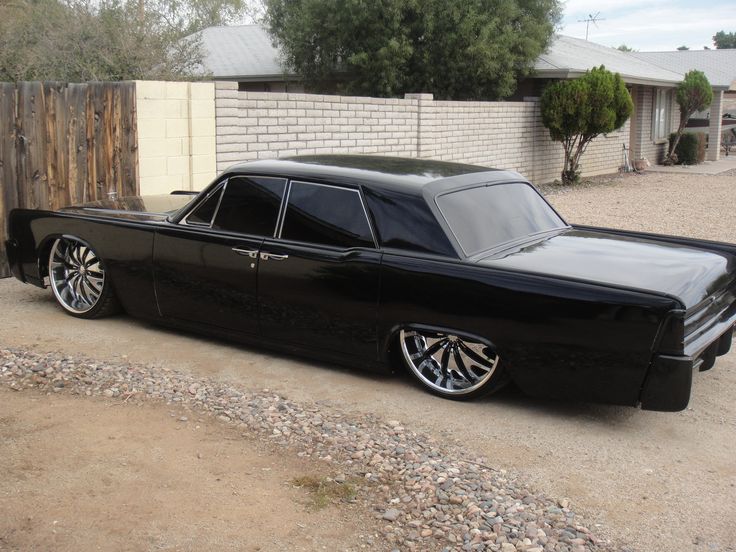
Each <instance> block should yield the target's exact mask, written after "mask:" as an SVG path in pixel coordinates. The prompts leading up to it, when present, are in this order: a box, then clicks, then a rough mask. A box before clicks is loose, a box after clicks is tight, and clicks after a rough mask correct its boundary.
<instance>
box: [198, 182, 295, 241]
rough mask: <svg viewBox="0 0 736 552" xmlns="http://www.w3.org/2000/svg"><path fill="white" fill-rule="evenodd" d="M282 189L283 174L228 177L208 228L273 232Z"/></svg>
mask: <svg viewBox="0 0 736 552" xmlns="http://www.w3.org/2000/svg"><path fill="white" fill-rule="evenodd" d="M285 190H286V179H285V178H269V177H250V176H247V177H246V176H236V177H232V178H230V179H229V180H228V182H227V185H226V187H225V193H224V195H223V197H222V201H221V202H220V207H219V209H218V210H217V215H216V216H215V222H214V224H213V225H212V228H215V229H217V230H226V231H228V232H237V233H238V234H251V235H255V236H273V235H274V233H275V230H276V221H277V219H278V218H279V210H280V208H281V201H282V199H283V197H284V191H285Z"/></svg>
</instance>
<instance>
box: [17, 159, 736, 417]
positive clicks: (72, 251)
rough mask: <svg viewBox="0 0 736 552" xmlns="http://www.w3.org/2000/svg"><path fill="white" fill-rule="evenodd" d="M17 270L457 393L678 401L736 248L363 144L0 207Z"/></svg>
mask: <svg viewBox="0 0 736 552" xmlns="http://www.w3.org/2000/svg"><path fill="white" fill-rule="evenodd" d="M9 236H10V239H9V240H8V242H7V250H8V257H9V259H10V264H11V268H12V271H13V274H14V275H15V276H16V277H17V278H19V279H20V280H22V281H24V282H28V283H31V284H34V285H37V286H46V285H50V286H51V289H52V291H53V293H54V295H55V296H56V299H57V301H58V302H59V304H60V305H61V306H62V307H63V308H64V309H65V310H66V311H67V312H68V313H70V314H72V315H75V316H79V317H84V318H96V317H100V316H104V315H107V314H110V313H113V312H115V311H117V310H118V309H119V308H122V309H123V310H125V311H126V312H127V313H129V314H130V315H132V316H137V317H141V318H146V319H149V320H153V321H156V322H161V323H165V324H168V325H172V326H176V327H179V328H184V329H188V330H196V331H206V332H209V333H211V334H215V335H217V336H222V337H227V338H233V339H237V340H242V341H247V342H252V343H257V344H262V345H265V346H270V347H276V348H279V349H281V350H286V351H289V352H297V353H303V354H309V355H313V356H318V357H320V358H323V359H327V360H330V361H336V362H340V363H347V364H351V365H361V366H365V367H369V368H375V369H380V370H390V369H391V368H393V367H395V366H396V362H395V361H396V360H397V359H398V360H400V359H402V358H403V362H404V363H405V364H406V365H407V366H408V368H409V369H410V372H411V373H412V374H413V375H414V376H415V377H416V379H417V380H418V381H419V382H421V383H422V384H423V385H424V386H426V387H427V388H428V389H429V390H430V391H432V392H434V393H436V394H438V395H441V396H444V397H449V398H457V399H461V398H471V397H475V396H478V395H480V394H482V393H488V392H491V391H495V390H497V389H499V388H500V387H501V386H502V385H503V384H504V383H506V382H508V381H510V380H513V381H514V382H515V383H516V384H517V385H518V386H519V387H520V388H521V389H522V390H523V391H525V392H526V393H528V394H531V395H537V396H554V397H566V398H574V399H577V400H591V401H603V402H610V403H616V404H624V405H641V407H642V408H646V409H654V410H670V411H674V410H680V409H683V408H685V406H686V405H687V404H688V400H689V397H690V388H691V383H692V372H693V370H694V369H700V370H701V371H702V370H706V369H708V368H710V367H712V366H713V364H714V362H715V358H716V356H718V355H723V354H725V353H726V352H727V351H728V350H729V348H730V345H731V336H732V331H733V326H734V322H735V321H736V280H735V277H736V265H735V259H736V257H735V256H736V246H734V245H729V244H724V243H717V242H709V241H703V240H694V239H688V238H678V237H671V236H661V235H653V234H643V233H639V232H627V231H622V230H610V229H601V228H592V227H583V226H571V225H569V224H568V223H566V222H565V221H564V220H563V218H562V217H561V216H560V215H559V214H558V213H557V212H555V210H554V209H553V208H552V207H551V206H550V205H549V204H548V203H547V202H546V201H545V199H544V198H543V197H542V196H541V195H540V194H539V192H538V191H537V189H536V188H535V187H534V186H532V185H531V184H530V183H529V182H527V181H526V180H525V179H524V178H522V177H521V176H520V175H518V174H516V173H514V172H509V171H501V170H492V169H487V168H484V167H478V166H472V165H460V164H452V163H443V162H436V161H426V160H416V159H401V158H384V157H369V156H314V157H295V158H290V159H284V160H274V161H258V162H253V163H245V164H241V165H237V166H234V167H232V168H231V169H229V170H228V171H226V172H225V173H224V174H223V175H221V176H220V177H219V178H218V179H217V180H216V181H215V182H213V183H212V184H211V185H210V186H209V187H208V188H207V189H206V190H204V191H203V192H201V193H200V194H198V195H196V197H192V196H190V195H186V194H174V195H169V196H157V197H152V198H138V197H136V198H122V199H120V200H114V201H112V200H111V201H101V202H97V203H93V204H88V205H83V206H79V207H70V208H66V209H62V210H60V211H58V212H47V211H35V210H22V209H18V210H14V211H12V212H11V214H10V220H9Z"/></svg>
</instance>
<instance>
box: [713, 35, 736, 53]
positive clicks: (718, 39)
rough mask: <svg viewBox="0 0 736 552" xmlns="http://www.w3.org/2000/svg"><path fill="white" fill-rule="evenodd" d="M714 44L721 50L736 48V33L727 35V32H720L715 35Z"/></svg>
mask: <svg viewBox="0 0 736 552" xmlns="http://www.w3.org/2000/svg"><path fill="white" fill-rule="evenodd" d="M713 44H714V45H715V47H716V48H718V49H719V50H723V49H726V48H736V32H734V33H727V32H725V31H718V32H717V33H716V34H714V35H713Z"/></svg>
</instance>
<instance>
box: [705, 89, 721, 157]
mask: <svg viewBox="0 0 736 552" xmlns="http://www.w3.org/2000/svg"><path fill="white" fill-rule="evenodd" d="M721 111H723V90H718V91H716V90H714V91H713V101H712V102H711V104H710V123H709V125H708V161H718V159H719V158H720V157H721V119H722V115H723V114H722V113H721Z"/></svg>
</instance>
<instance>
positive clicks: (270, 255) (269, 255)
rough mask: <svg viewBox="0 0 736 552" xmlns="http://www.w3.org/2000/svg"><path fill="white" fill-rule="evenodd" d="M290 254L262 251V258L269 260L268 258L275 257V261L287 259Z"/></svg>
mask: <svg viewBox="0 0 736 552" xmlns="http://www.w3.org/2000/svg"><path fill="white" fill-rule="evenodd" d="M288 258H289V256H288V255H275V254H273V253H261V260H262V261H267V260H268V259H273V260H274V261H285V260H286V259H288Z"/></svg>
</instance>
